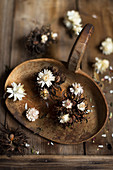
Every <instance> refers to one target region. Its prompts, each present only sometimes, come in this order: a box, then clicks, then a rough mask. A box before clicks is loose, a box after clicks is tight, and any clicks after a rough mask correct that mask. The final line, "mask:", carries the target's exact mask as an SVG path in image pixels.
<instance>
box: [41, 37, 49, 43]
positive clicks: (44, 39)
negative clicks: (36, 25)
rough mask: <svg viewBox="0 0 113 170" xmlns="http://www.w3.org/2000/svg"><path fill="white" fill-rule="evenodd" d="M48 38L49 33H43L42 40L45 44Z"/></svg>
mask: <svg viewBox="0 0 113 170" xmlns="http://www.w3.org/2000/svg"><path fill="white" fill-rule="evenodd" d="M47 40H48V37H47V35H42V36H41V42H42V43H43V44H45V43H46V41H47Z"/></svg>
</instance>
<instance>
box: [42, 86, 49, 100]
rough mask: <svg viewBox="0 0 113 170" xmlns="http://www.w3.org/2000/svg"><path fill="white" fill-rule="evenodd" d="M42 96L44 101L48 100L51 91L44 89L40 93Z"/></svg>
mask: <svg viewBox="0 0 113 170" xmlns="http://www.w3.org/2000/svg"><path fill="white" fill-rule="evenodd" d="M40 96H41V97H42V98H43V99H44V100H47V99H48V97H49V91H48V90H47V89H45V88H44V89H42V90H41V91H40Z"/></svg>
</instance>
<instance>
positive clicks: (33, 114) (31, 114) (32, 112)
mask: <svg viewBox="0 0 113 170" xmlns="http://www.w3.org/2000/svg"><path fill="white" fill-rule="evenodd" d="M26 117H27V119H28V120H29V121H30V122H33V121H35V120H36V119H38V117H39V111H38V110H37V109H35V108H29V109H28V110H27V111H26Z"/></svg>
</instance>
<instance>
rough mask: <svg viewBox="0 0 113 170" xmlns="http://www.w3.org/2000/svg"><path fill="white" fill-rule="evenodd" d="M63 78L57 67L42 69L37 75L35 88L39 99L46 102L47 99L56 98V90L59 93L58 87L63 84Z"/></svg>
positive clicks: (59, 88)
mask: <svg viewBox="0 0 113 170" xmlns="http://www.w3.org/2000/svg"><path fill="white" fill-rule="evenodd" d="M65 79H66V78H65V76H64V75H63V74H62V73H61V72H60V71H59V70H58V68H57V67H53V66H50V67H47V68H43V69H42V70H41V71H40V72H38V73H37V86H38V91H39V95H40V97H42V98H43V99H44V100H47V99H48V98H49V97H51V98H52V97H57V95H56V93H57V91H58V90H60V91H61V87H60V85H61V84H62V83H64V82H65Z"/></svg>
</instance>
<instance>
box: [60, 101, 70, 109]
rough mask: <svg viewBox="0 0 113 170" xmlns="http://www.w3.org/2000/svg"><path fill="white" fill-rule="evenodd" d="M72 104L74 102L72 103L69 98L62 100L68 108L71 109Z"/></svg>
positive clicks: (63, 104)
mask: <svg viewBox="0 0 113 170" xmlns="http://www.w3.org/2000/svg"><path fill="white" fill-rule="evenodd" d="M72 105H73V104H72V103H71V100H69V99H67V100H64V101H62V106H64V107H66V108H67V109H71V108H72Z"/></svg>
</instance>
